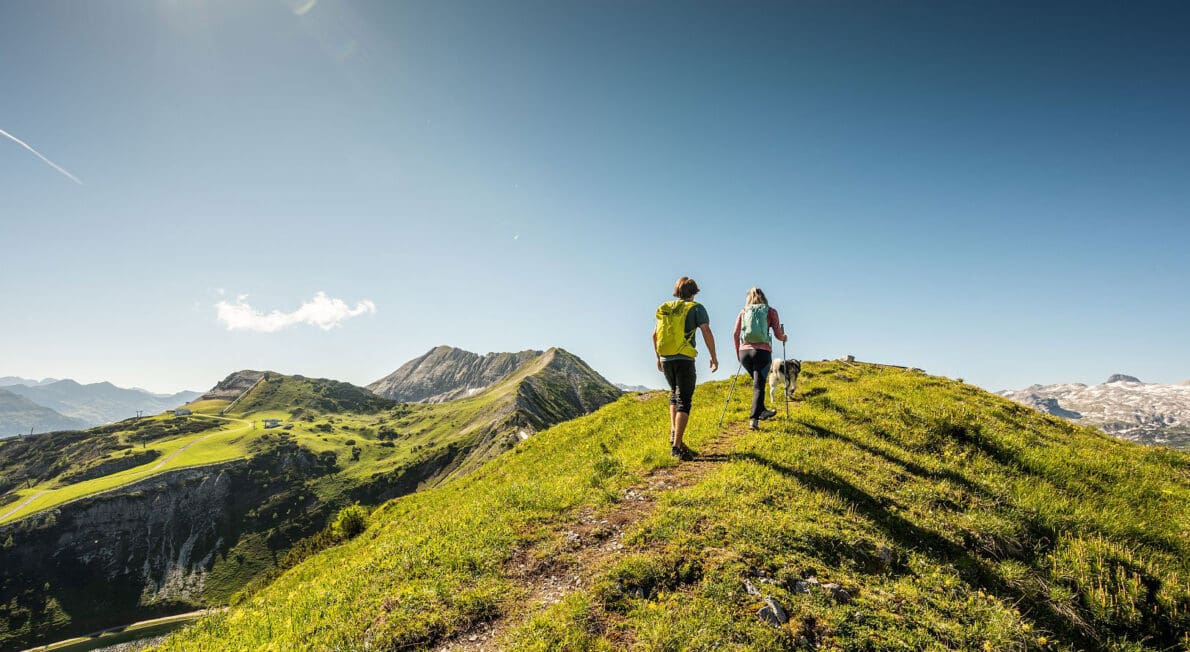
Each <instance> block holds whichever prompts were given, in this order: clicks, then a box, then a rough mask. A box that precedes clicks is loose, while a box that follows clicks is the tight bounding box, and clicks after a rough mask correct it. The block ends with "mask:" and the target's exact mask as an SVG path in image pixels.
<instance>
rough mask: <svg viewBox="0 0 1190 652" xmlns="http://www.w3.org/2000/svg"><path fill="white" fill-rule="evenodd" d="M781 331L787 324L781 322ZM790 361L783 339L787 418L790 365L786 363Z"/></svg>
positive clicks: (787, 413) (782, 356) (782, 352)
mask: <svg viewBox="0 0 1190 652" xmlns="http://www.w3.org/2000/svg"><path fill="white" fill-rule="evenodd" d="M781 332H782V333H784V332H785V324H781ZM785 339H786V340H788V339H789V336H788V335H786V336H785ZM788 361H789V353H788V352H787V351H786V350H785V342H784V341H783V342H781V364H784V365H785V418H786V419H788V418H789V365H788V364H786V363H787V362H788Z"/></svg>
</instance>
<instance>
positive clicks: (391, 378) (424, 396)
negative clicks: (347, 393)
mask: <svg viewBox="0 0 1190 652" xmlns="http://www.w3.org/2000/svg"><path fill="white" fill-rule="evenodd" d="M541 355H542V352H541V351H533V350H526V351H520V352H517V353H488V354H486V355H479V354H476V353H472V352H471V351H464V350H463V349H458V348H454V347H451V346H445V345H441V346H436V347H434V348H432V349H430V350H429V351H427V352H426V353H424V354H423V355H421V356H418V357H416V358H414V359H412V360H410V361H409V362H406V363H405V364H403V365H401V366H400V368H398V369H397V370H396V371H394V372H392V373H391V374H389V375H387V376H385V377H384V378H381V379H380V380H377V381H375V382H373V383H371V384H370V385H368V389H370V390H372V392H373V393H375V394H378V395H380V396H383V397H385V398H388V399H392V400H394V401H401V402H405V403H441V402H443V401H449V400H451V399H456V398H462V397H464V396H469V395H471V394H474V393H476V392H479V391H482V390H483V389H484V388H487V387H490V386H492V385H493V384H495V383H497V382H499V381H500V380H501V379H504V378H507V377H508V376H509V375H511V374H512V373H513V372H514V371H516V370H517V369H519V368H521V367H522V366H523V365H524V364H525V363H527V362H529V361H530V360H534V359H536V358H538V357H540V356H541Z"/></svg>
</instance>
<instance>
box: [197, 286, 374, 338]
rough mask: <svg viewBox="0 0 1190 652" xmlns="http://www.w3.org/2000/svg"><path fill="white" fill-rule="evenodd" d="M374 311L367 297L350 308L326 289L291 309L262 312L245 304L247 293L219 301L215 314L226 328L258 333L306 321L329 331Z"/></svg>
mask: <svg viewBox="0 0 1190 652" xmlns="http://www.w3.org/2000/svg"><path fill="white" fill-rule="evenodd" d="M375 312H376V304H375V303H372V302H371V301H369V300H368V299H364V300H363V301H360V302H359V303H357V304H355V307H354V308H353V307H351V306H349V305H347V302H346V301H343V300H342V299H335V298H332V297H328V296H326V293H325V292H319V293H317V294H315V295H314V298H313V299H310V300H309V301H307V302H305V303H303V304H302V305H301V306H300V307H298V309H297V310H294V311H293V312H281V311H280V310H273V311H271V312H269V313H264V312H262V311H260V310H257V309H256V308H253V307H252V306H251V305H249V304H248V295H246V294H241V295H239V296H237V297H236V300H235V301H234V302H231V301H220V302H219V303H216V304H215V315H216V316H217V317H218V319H219V321H220V322H222V323H223V325H224V326H226V327H227V330H229V331H256V332H258V333H275V332H277V331H279V330H282V329H285V328H289V327H290V326H296V325H298V324H309V325H311V326H317V327H319V328H321V329H322V330H324V331H329V330H331V329H332V328H335V327H336V326H339V325H340V324H342V323H343V322H344V321H346V320H348V319H351V318H352V317H359V316H360V315H367V314H374V313H375Z"/></svg>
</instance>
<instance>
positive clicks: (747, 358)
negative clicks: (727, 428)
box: [740, 349, 773, 419]
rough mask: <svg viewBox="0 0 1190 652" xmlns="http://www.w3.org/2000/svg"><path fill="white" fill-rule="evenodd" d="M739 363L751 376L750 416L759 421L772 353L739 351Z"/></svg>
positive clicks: (762, 410)
mask: <svg viewBox="0 0 1190 652" xmlns="http://www.w3.org/2000/svg"><path fill="white" fill-rule="evenodd" d="M740 363H741V364H743V365H744V369H746V370H747V371H748V374H749V375H751V376H752V416H751V418H753V419H759V418H760V413H761V412H764V387H765V385H766V384H768V380H769V367H771V366H773V353H772V351H765V350H762V349H741V350H740Z"/></svg>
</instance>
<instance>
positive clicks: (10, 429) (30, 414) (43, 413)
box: [0, 388, 88, 439]
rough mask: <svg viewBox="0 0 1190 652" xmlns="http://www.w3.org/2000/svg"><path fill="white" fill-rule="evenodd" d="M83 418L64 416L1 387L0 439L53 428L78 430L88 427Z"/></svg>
mask: <svg viewBox="0 0 1190 652" xmlns="http://www.w3.org/2000/svg"><path fill="white" fill-rule="evenodd" d="M87 425H88V424H87V423H86V422H84V421H83V420H82V419H73V418H71V417H67V416H63V415H61V414H58V413H57V412H55V411H53V410H51V409H50V408H48V407H45V406H43V405H38V404H36V403H34V402H33V401H30V400H29V399H27V398H25V397H24V396H21V395H20V394H15V393H13V392H10V391H8V389H7V388H5V389H0V439H2V438H4V437H14V436H16V435H27V434H29V432H30V430H32V431H33V432H49V431H51V430H78V429H80V428H86V427H87Z"/></svg>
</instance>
